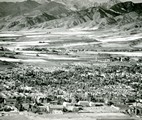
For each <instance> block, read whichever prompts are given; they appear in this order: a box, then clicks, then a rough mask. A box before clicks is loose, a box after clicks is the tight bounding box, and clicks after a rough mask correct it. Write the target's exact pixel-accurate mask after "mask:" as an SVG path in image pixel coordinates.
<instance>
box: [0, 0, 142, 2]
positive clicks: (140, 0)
mask: <svg viewBox="0 0 142 120" xmlns="http://www.w3.org/2000/svg"><path fill="white" fill-rule="evenodd" d="M3 1H5V2H21V1H24V0H0V2H3ZM36 1H38V0H36ZM39 1H42V0H39ZM57 1H58V0H57ZM94 1H96V2H104V1H108V0H94ZM121 1H130V0H121ZM131 1H133V2H142V0H131Z"/></svg>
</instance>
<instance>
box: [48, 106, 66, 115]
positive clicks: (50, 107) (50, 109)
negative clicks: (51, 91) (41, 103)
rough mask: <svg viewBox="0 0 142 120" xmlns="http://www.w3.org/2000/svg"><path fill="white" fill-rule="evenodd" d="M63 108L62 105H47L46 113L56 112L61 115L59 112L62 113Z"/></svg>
mask: <svg viewBox="0 0 142 120" xmlns="http://www.w3.org/2000/svg"><path fill="white" fill-rule="evenodd" d="M63 108H64V107H63V105H49V106H47V112H49V113H54V114H55V113H58V112H60V113H61V111H62V112H63ZM57 111H58V112H57Z"/></svg>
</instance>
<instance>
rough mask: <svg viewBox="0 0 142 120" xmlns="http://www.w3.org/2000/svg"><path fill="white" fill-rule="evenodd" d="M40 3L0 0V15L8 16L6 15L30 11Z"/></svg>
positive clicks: (28, 0) (30, 0)
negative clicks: (5, 0)
mask: <svg viewBox="0 0 142 120" xmlns="http://www.w3.org/2000/svg"><path fill="white" fill-rule="evenodd" d="M39 5H40V4H39V3H37V2H35V1H32V0H27V1H24V2H16V3H14V2H1V3H0V17H4V16H8V15H13V16H16V15H21V14H24V13H26V12H29V11H31V10H32V9H34V8H36V7H38V6H39Z"/></svg>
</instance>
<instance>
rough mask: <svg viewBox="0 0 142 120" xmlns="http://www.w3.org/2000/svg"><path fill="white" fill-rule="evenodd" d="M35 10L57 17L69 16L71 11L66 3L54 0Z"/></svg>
mask: <svg viewBox="0 0 142 120" xmlns="http://www.w3.org/2000/svg"><path fill="white" fill-rule="evenodd" d="M34 11H41V12H46V13H49V14H51V15H53V16H56V17H61V16H67V14H68V13H69V12H70V10H69V9H68V8H67V7H66V6H65V5H64V4H61V3H57V2H54V1H51V2H49V3H48V2H46V3H44V4H42V5H40V6H38V7H37V8H35V9H34V10H33V11H32V12H34Z"/></svg>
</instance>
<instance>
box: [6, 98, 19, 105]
mask: <svg viewBox="0 0 142 120" xmlns="http://www.w3.org/2000/svg"><path fill="white" fill-rule="evenodd" d="M16 102H17V100H16V99H5V104H6V105H9V106H15V104H16Z"/></svg>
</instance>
